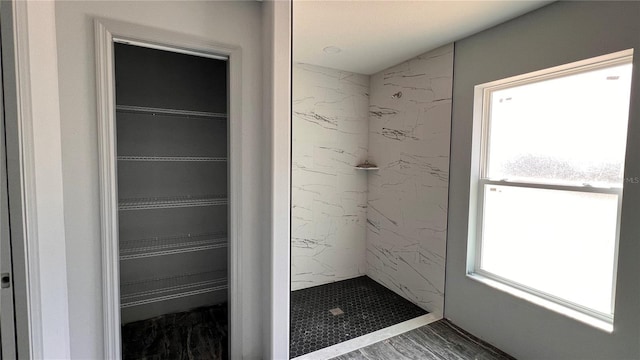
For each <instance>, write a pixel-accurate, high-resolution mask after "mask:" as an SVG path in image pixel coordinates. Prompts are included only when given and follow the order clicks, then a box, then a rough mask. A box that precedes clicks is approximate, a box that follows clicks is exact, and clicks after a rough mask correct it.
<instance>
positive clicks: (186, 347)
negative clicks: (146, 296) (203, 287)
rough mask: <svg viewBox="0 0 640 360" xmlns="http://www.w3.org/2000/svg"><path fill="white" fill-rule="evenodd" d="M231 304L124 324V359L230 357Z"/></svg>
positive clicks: (205, 358)
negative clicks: (229, 327) (228, 339)
mask: <svg viewBox="0 0 640 360" xmlns="http://www.w3.org/2000/svg"><path fill="white" fill-rule="evenodd" d="M227 334H228V326H227V304H221V305H214V306H207V307H202V308H197V309H193V310H191V311H187V312H181V313H173V314H166V315H162V316H158V317H155V318H152V319H147V320H141V321H136V322H132V323H128V324H125V325H123V326H122V358H123V359H145V360H151V359H153V360H156V359H158V360H159V359H202V360H222V359H228V357H229V356H228V351H227Z"/></svg>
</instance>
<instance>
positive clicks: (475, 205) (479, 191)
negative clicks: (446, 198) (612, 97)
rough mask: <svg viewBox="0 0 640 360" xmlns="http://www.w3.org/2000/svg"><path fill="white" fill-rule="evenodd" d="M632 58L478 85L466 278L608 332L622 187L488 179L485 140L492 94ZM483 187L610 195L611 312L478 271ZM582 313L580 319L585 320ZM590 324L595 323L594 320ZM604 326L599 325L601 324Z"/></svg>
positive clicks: (614, 57) (617, 56)
mask: <svg viewBox="0 0 640 360" xmlns="http://www.w3.org/2000/svg"><path fill="white" fill-rule="evenodd" d="M632 60H633V49H628V50H624V51H619V52H616V53H612V54H608V55H603V56H599V57H595V58H591V59H587V60H582V61H577V62H573V63H569V64H565V65H561V66H556V67H552V68H549V69H544V70H540V71H536V72H532V73H527V74H523V75H518V76H514V77H510V78H506V79H502V80H497V81H492V82H489V83H485V84H480V85H477V86H475V88H474V111H473V152H472V162H471V188H470V190H471V191H470V204H469V215H470V216H469V244H468V245H469V246H468V249H469V251H468V254H467V275H468V276H469V277H471V278H473V279H475V280H478V281H480V282H483V283H485V284H487V285H490V286H493V287H495V288H498V289H501V290H503V291H506V292H509V293H512V294H513V295H516V296H518V297H521V298H524V299H526V300H529V301H532V302H534V303H537V304H539V305H542V306H544V307H546V308H548V309H551V310H554V311H557V312H560V313H563V314H565V315H568V316H570V317H573V318H576V319H577V320H581V321H583V322H587V323H590V324H592V325H594V326H597V327H600V328H602V329H604V330H607V331H612V329H613V328H612V325H613V317H614V310H615V309H614V307H615V292H616V275H617V268H618V242H619V237H620V215H621V209H622V194H623V187H622V186H620V187H602V186H599V185H597V184H593V185H591V184H584V185H579V186H578V185H556V184H547V183H535V182H523V181H509V179H490V178H489V177H488V174H487V171H488V168H489V158H488V150H489V143H490V141H491V139H490V136H489V134H490V131H489V130H490V111H491V108H490V106H491V94H492V93H493V92H495V91H498V90H502V89H506V88H512V87H515V86H521V85H526V84H530V83H536V82H539V81H542V80H547V79H554V78H560V77H564V76H568V75H573V74H579V73H583V72H588V71H592V70H596V69H601V68H606V67H610V66H615V65H622V64H630V63H632ZM486 185H497V186H508V187H520V188H533V189H547V190H564V191H576V192H581V193H599V194H614V195H616V196H617V199H618V208H617V223H616V234H615V249H614V262H613V266H614V271H613V286H612V294H611V297H612V304H611V313H610V314H606V313H602V312H600V311H596V310H593V309H590V308H587V307H585V306H581V305H579V304H576V303H573V302H570V301H567V300H564V299H561V298H559V297H556V296H553V295H551V294H547V293H544V292H542V291H540V290H537V289H534V288H531V287H528V286H526V285H522V284H520V283H517V282H515V281H512V280H509V279H506V278H504V277H501V276H498V275H496V274H493V273H491V272H488V271H485V270H483V269H481V265H482V264H481V255H482V224H483V218H484V216H483V215H484V214H483V211H484V197H485V192H484V189H485V188H486ZM585 315H586V316H585ZM594 320H595V322H594ZM603 323H604V324H603Z"/></svg>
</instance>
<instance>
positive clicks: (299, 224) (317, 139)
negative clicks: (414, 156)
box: [291, 64, 369, 290]
mask: <svg viewBox="0 0 640 360" xmlns="http://www.w3.org/2000/svg"><path fill="white" fill-rule="evenodd" d="M293 72H294V74H293V81H294V83H293V94H294V99H293V141H292V143H293V149H292V150H293V151H292V160H293V161H292V162H293V164H292V194H291V195H292V218H291V237H292V239H291V241H292V247H291V289H292V290H298V289H303V288H307V287H311V286H316V285H322V284H327V283H331V282H334V281H339V280H344V279H349V278H353V277H357V276H360V275H364V274H365V272H366V218H367V174H365V173H364V172H360V171H356V170H355V169H354V168H353V167H354V166H355V165H357V164H358V163H360V162H361V161H364V160H365V159H366V158H367V147H368V129H369V125H368V123H369V76H365V75H359V74H354V73H349V72H345V71H338V70H332V69H327V68H322V67H318V66H311V65H304V64H296V65H295V66H294V68H293Z"/></svg>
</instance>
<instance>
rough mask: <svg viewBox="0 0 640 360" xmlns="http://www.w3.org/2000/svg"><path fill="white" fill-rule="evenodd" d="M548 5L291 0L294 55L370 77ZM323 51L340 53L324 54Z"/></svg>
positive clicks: (298, 59)
mask: <svg viewBox="0 0 640 360" xmlns="http://www.w3.org/2000/svg"><path fill="white" fill-rule="evenodd" d="M550 2H551V1H523V0H511V1H507V0H502V1H483V0H475V1H452V0H449V1H426V0H422V1H398V0H386V1H380V0H378V1H372V0H349V1H329V0H324V1H322V0H296V1H294V3H293V57H294V61H295V62H299V63H307V64H313V65H319V66H324V67H329V68H333V69H340V70H346V71H351V72H355V73H359V74H366V75H369V74H374V73H376V72H378V71H381V70H384V69H386V68H388V67H390V66H393V65H396V64H399V63H401V62H403V61H405V60H407V59H411V58H413V57H415V56H417V55H420V54H423V53H425V52H427V51H429V50H431V49H435V48H436V47H438V46H441V45H445V44H448V43H451V42H452V41H455V40H459V39H462V38H464V37H466V36H468V35H471V34H474V33H477V32H479V31H481V30H484V29H487V28H490V27H492V26H494V25H497V24H499V23H502V22H504V21H507V20H509V19H512V18H515V17H517V16H519V15H522V14H524V13H527V12H529V11H531V10H534V9H537V8H539V7H541V6H544V5H546V4H548V3H550ZM326 47H337V48H339V49H340V50H341V51H340V52H339V53H330V52H329V53H328V52H325V51H323V49H324V48H326ZM328 50H331V49H328ZM333 50H335V49H333Z"/></svg>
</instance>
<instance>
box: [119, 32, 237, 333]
mask: <svg viewBox="0 0 640 360" xmlns="http://www.w3.org/2000/svg"><path fill="white" fill-rule="evenodd" d="M115 74H116V128H117V159H118V199H119V243H120V292H121V306H122V311H121V317H122V322H123V323H128V322H131V321H136V320H141V319H147V318H150V317H154V316H158V315H162V314H168V313H173V312H179V311H187V310H189V309H192V308H195V307H199V306H205V305H213V304H216V303H221V302H224V301H226V300H227V274H228V270H227V267H228V266H227V263H228V260H227V259H228V255H227V254H228V252H227V248H228V246H227V245H228V241H227V239H228V237H227V227H228V210H227V209H228V201H227V196H228V183H227V181H228V175H227V174H228V171H227V169H228V166H227V158H228V141H227V139H228V136H227V135H228V131H227V128H228V124H227V116H226V113H227V62H226V61H225V60H218V59H213V58H208V57H202V56H195V55H187V54H181V53H175V52H170V51H164V50H157V49H151V48H146V47H140V46H133V45H127V44H121V43H116V44H115Z"/></svg>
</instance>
